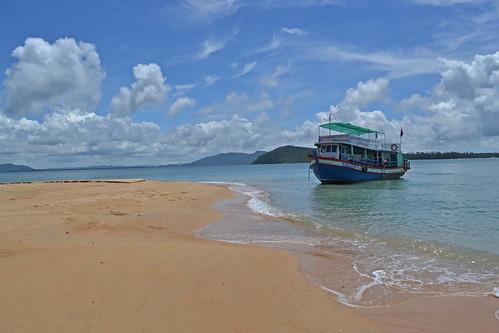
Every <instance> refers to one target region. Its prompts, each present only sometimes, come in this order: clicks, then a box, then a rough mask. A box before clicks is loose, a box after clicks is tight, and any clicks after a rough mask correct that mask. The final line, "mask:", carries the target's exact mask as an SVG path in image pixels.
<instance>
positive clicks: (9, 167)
mask: <svg viewBox="0 0 499 333" xmlns="http://www.w3.org/2000/svg"><path fill="white" fill-rule="evenodd" d="M33 170H35V169H33V168H30V167H29V166H27V165H19V164H12V163H6V164H0V172H19V171H33Z"/></svg>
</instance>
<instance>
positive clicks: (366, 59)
mask: <svg viewBox="0 0 499 333" xmlns="http://www.w3.org/2000/svg"><path fill="white" fill-rule="evenodd" d="M307 53H308V56H307V58H311V59H315V60H321V61H338V60H341V61H348V62H362V63H367V64H370V65H371V66H372V67H373V68H375V69H380V70H384V71H387V72H388V77H390V78H400V77H406V76H413V75H420V74H431V73H438V72H439V71H440V70H441V66H440V65H441V63H440V61H439V59H438V57H436V56H434V55H433V54H431V53H429V52H427V51H425V50H415V51H413V52H410V53H409V52H406V53H394V52H387V51H380V52H359V51H349V50H346V49H343V48H339V47H337V46H330V45H327V46H324V45H322V46H321V45H316V46H315V47H311V48H309V50H308V51H307Z"/></svg>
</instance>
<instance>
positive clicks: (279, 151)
mask: <svg viewBox="0 0 499 333" xmlns="http://www.w3.org/2000/svg"><path fill="white" fill-rule="evenodd" d="M312 150H313V148H307V147H296V146H283V147H279V148H276V149H274V150H272V151H269V152H268V153H265V154H263V155H261V156H260V157H258V158H257V159H256V160H255V161H254V162H253V164H280V163H307V154H309V153H311V152H312Z"/></svg>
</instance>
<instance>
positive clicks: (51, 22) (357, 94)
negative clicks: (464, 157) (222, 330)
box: [0, 0, 499, 168]
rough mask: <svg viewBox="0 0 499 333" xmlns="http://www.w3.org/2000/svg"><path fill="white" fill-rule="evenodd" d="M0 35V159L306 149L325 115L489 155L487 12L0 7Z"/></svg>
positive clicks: (181, 1)
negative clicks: (291, 147)
mask: <svg viewBox="0 0 499 333" xmlns="http://www.w3.org/2000/svg"><path fill="white" fill-rule="evenodd" d="M0 36H1V38H0V70H1V75H2V77H1V78H0V80H1V81H2V84H1V86H0V163H19V164H27V165H30V166H33V167H39V168H43V167H61V166H68V167H71V166H89V165H145V164H148V165H159V164H169V163H183V162H189V161H192V160H195V159H198V158H201V157H204V156H207V155H211V154H216V153H221V152H254V151H256V150H271V149H273V148H276V147H278V146H281V145H287V144H291V145H300V146H309V147H312V146H313V144H314V142H315V141H316V140H317V134H318V129H317V126H318V124H319V123H321V122H324V121H326V120H327V119H328V117H329V115H330V114H332V115H333V117H334V118H335V119H337V120H338V121H347V122H351V123H354V124H356V125H360V126H366V127H369V128H375V129H378V130H382V131H384V132H385V133H386V136H387V139H388V140H393V141H397V142H398V140H399V133H400V129H403V130H404V137H403V149H404V150H405V151H410V152H415V151H450V150H453V151H477V152H496V151H499V2H498V1H497V0H397V1H395V0H394V1H390V0H386V1H379V0H378V1H376V0H350V1H346V0H302V1H299V0H289V1H280V0H252V1H249V0H172V1H155V0H143V1H118V0H99V1H97V0H88V1H56V0H46V1H34V0H33V1H26V0H15V1H11V0H2V1H1V2H0Z"/></svg>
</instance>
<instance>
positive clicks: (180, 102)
mask: <svg viewBox="0 0 499 333" xmlns="http://www.w3.org/2000/svg"><path fill="white" fill-rule="evenodd" d="M194 106H196V100H195V99H193V98H190V97H180V98H177V100H176V101H175V102H174V103H173V104H172V106H171V107H170V111H169V112H168V115H169V116H170V117H173V116H176V115H177V114H179V113H180V112H182V110H184V109H186V108H192V107H194Z"/></svg>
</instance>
